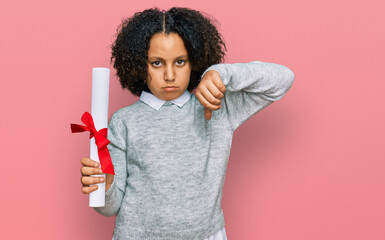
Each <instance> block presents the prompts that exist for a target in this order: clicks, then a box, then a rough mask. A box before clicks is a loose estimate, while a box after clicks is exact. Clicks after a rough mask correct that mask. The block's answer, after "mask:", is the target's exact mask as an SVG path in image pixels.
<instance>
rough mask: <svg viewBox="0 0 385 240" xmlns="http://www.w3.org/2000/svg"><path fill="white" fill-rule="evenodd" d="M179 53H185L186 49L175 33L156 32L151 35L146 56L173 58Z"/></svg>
mask: <svg viewBox="0 0 385 240" xmlns="http://www.w3.org/2000/svg"><path fill="white" fill-rule="evenodd" d="M180 55H187V49H186V47H185V46H184V42H183V39H182V38H181V37H180V36H179V35H178V34H177V33H170V34H168V35H166V34H165V33H157V34H154V35H153V36H152V38H151V40H150V48H149V50H148V57H161V58H174V57H177V56H180Z"/></svg>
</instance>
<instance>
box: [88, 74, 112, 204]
mask: <svg viewBox="0 0 385 240" xmlns="http://www.w3.org/2000/svg"><path fill="white" fill-rule="evenodd" d="M109 85H110V69H108V68H101V67H100V68H92V101H91V115H92V118H93V119H94V124H95V128H96V130H97V131H99V130H100V129H102V128H106V127H107V125H108V92H109ZM90 158H91V159H92V160H94V161H97V162H99V163H100V161H99V155H98V148H97V146H96V144H95V138H91V146H90ZM99 168H100V164H99ZM91 176H92V177H103V178H104V182H103V183H98V184H96V185H98V189H97V190H95V191H93V192H91V193H90V199H89V206H90V207H103V206H104V205H105V189H106V185H105V183H106V181H105V180H106V176H105V174H102V175H91ZM93 185H95V184H93ZM91 186H92V185H91Z"/></svg>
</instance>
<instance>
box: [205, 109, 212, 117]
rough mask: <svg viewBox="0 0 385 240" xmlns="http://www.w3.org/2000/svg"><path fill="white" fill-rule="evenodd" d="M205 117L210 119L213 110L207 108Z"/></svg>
mask: <svg viewBox="0 0 385 240" xmlns="http://www.w3.org/2000/svg"><path fill="white" fill-rule="evenodd" d="M205 119H206V120H210V119H211V110H210V109H207V108H205Z"/></svg>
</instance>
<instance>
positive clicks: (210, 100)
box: [195, 70, 226, 120]
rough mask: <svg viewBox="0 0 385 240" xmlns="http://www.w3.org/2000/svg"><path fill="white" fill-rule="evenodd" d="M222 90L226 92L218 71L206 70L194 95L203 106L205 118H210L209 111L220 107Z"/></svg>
mask: <svg viewBox="0 0 385 240" xmlns="http://www.w3.org/2000/svg"><path fill="white" fill-rule="evenodd" d="M224 92H226V87H225V85H224V84H223V82H222V79H221V76H220V75H219V73H218V72H217V71H215V70H210V71H207V72H206V73H205V75H204V76H203V77H202V79H201V81H200V83H199V85H198V86H197V89H196V92H195V96H196V97H197V99H198V100H199V102H200V103H201V104H202V106H203V107H204V108H205V119H206V120H210V119H211V111H213V110H218V109H220V108H221V99H222V98H223V96H224Z"/></svg>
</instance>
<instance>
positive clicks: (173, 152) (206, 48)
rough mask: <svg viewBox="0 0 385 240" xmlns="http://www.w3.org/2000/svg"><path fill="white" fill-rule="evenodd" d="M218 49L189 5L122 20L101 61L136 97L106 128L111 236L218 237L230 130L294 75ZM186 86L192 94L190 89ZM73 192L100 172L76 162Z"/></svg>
mask: <svg viewBox="0 0 385 240" xmlns="http://www.w3.org/2000/svg"><path fill="white" fill-rule="evenodd" d="M224 49H226V46H225V44H224V42H223V40H222V38H221V36H220V34H219V33H218V31H217V29H216V28H215V26H214V25H213V24H212V23H211V22H210V20H209V19H208V18H206V17H204V16H202V14H201V13H200V12H198V11H195V10H191V9H188V8H171V9H170V10H169V11H167V12H166V11H160V10H159V9H157V8H154V9H148V10H145V11H143V12H139V13H136V14H135V15H134V16H133V17H131V18H129V19H126V20H124V21H123V23H122V25H121V29H120V31H119V33H118V35H117V38H116V41H115V43H114V45H113V46H112V57H111V61H113V60H114V68H115V69H116V70H117V76H118V77H119V80H120V83H121V85H122V87H123V88H127V89H128V90H129V91H130V92H131V93H132V94H134V95H136V96H138V97H140V100H138V101H137V102H135V103H134V104H132V105H130V106H128V107H125V108H122V109H120V110H118V111H116V112H115V113H114V114H113V115H112V118H111V120H110V123H109V126H108V139H109V140H110V142H111V143H110V144H109V145H108V149H109V151H110V154H111V159H112V163H113V165H114V170H115V176H114V175H109V174H107V175H106V204H105V206H104V207H95V208H94V209H95V210H96V211H97V212H99V213H100V214H102V215H104V216H113V215H115V214H116V215H117V216H116V225H115V229H114V239H115V240H118V239H164V240H166V239H167V240H173V239H175V240H176V239H178V240H181V239H182V240H188V239H196V240H204V239H206V240H224V239H226V232H225V228H224V226H225V222H224V216H223V211H222V208H221V202H222V188H223V184H224V181H225V174H226V168H227V162H228V159H229V155H230V148H231V141H232V136H233V132H234V130H235V129H237V128H238V127H239V126H240V125H241V124H242V123H244V122H245V121H246V120H247V119H249V118H250V117H251V116H253V115H254V114H256V113H257V112H259V111H260V110H262V109H263V108H265V107H266V106H268V105H269V104H271V103H273V102H274V101H277V100H280V99H281V98H282V97H283V96H284V95H285V93H286V92H287V91H288V90H289V88H290V87H291V85H292V83H293V80H294V74H293V72H292V71H291V70H290V69H288V68H287V67H285V66H282V65H279V64H274V63H266V62H261V61H253V62H248V63H234V64H224V63H221V62H222V61H223V58H224ZM193 90H195V92H194V93H195V94H192V93H193ZM82 164H83V166H82V168H81V172H82V178H81V182H82V185H83V187H82V192H83V193H87V194H88V193H90V192H92V191H94V190H96V189H97V185H93V186H90V185H92V184H96V183H100V182H103V181H104V179H103V178H102V179H99V178H97V177H90V176H89V175H93V174H100V173H101V170H100V169H99V168H98V166H99V165H98V164H97V162H95V161H93V160H91V159H89V158H83V159H82Z"/></svg>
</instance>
